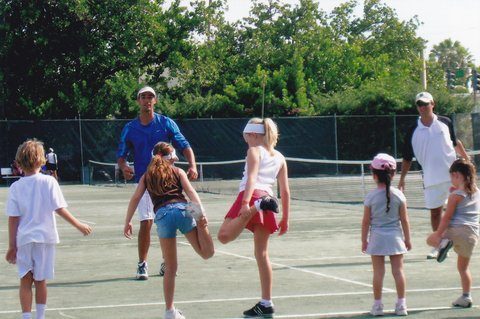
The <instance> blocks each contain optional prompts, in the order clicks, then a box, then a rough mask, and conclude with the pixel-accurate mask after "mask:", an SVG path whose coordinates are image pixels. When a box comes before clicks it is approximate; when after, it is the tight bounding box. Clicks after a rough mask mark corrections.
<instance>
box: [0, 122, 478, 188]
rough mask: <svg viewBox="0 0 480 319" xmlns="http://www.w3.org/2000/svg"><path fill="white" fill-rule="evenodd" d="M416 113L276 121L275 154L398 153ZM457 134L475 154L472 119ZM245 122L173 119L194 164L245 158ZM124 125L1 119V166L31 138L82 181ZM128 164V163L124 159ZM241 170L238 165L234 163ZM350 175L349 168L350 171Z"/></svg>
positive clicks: (300, 168)
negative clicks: (187, 141) (92, 162)
mask: <svg viewBox="0 0 480 319" xmlns="http://www.w3.org/2000/svg"><path fill="white" fill-rule="evenodd" d="M416 119H417V116H323V117H301V118H276V119H275V122H276V123H277V125H278V127H279V132H280V139H279V142H278V145H277V149H278V150H280V151H281V152H282V153H283V154H284V155H285V156H287V157H295V158H307V159H331V160H368V159H370V158H372V157H373V156H374V155H375V154H376V153H378V152H388V153H390V154H392V155H394V156H396V157H401V155H402V145H403V143H404V136H405V132H406V131H407V128H408V127H409V126H411V125H413V124H414V123H415V121H416ZM454 120H455V121H454V122H455V123H456V130H457V135H458V136H459V138H460V139H461V140H462V141H463V142H464V144H465V145H466V146H467V148H470V149H480V129H479V128H480V118H479V115H478V114H462V115H456V116H455V117H454ZM247 121H248V119H245V118H242V119H188V120H177V121H176V122H177V124H178V125H179V127H180V129H181V131H182V133H183V134H184V135H185V136H186V138H187V139H188V140H189V142H190V144H191V145H192V147H193V149H194V152H195V155H196V157H197V161H198V162H212V161H230V160H239V159H243V158H244V157H245V154H246V150H247V145H246V144H245V142H244V140H243V136H242V130H243V128H244V126H245V124H246V122H247ZM127 122H128V120H88V119H85V120H84V119H82V120H81V121H80V120H78V119H75V120H54V121H53V120H52V121H48V120H46V121H15V120H8V121H0V134H1V135H0V147H1V152H0V165H1V167H8V166H9V165H10V164H11V162H12V161H13V159H14V157H15V152H16V149H17V147H18V145H19V144H21V143H22V142H23V141H25V140H26V139H28V138H37V139H39V140H41V141H43V142H44V143H45V147H46V149H48V148H50V147H51V148H53V149H54V150H55V153H57V156H58V160H59V175H60V177H61V180H62V181H72V182H81V181H84V179H85V177H86V176H87V175H88V174H85V170H86V169H88V162H89V160H94V161H99V162H107V163H114V162H115V161H116V150H117V145H118V139H119V136H120V133H121V131H122V129H123V127H124V126H125V124H126V123H127ZM130 160H133V158H132V159H130ZM237 166H239V167H241V166H242V165H237ZM289 170H290V172H291V173H292V174H295V175H297V176H308V175H309V174H311V167H309V166H305V165H303V164H301V163H299V164H295V163H292V164H291V167H289ZM343 170H345V169H342V168H341V167H339V166H338V165H333V164H332V165H330V166H329V165H325V167H324V168H322V169H320V170H316V173H315V174H337V173H345V172H343ZM349 170H350V168H349ZM215 174H217V175H219V178H229V177H230V176H231V175H235V177H238V176H237V175H238V174H241V172H240V173H239V170H238V169H231V168H225V169H223V172H221V171H220V172H215Z"/></svg>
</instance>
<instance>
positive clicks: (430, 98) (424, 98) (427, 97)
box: [415, 92, 433, 103]
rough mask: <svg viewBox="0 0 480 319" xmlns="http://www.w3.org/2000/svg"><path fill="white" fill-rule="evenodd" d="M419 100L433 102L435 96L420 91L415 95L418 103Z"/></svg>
mask: <svg viewBox="0 0 480 319" xmlns="http://www.w3.org/2000/svg"><path fill="white" fill-rule="evenodd" d="M418 101H422V102H425V103H430V102H433V96H432V95H431V94H430V93H428V92H420V93H418V94H417V96H416V97H415V103H417V102H418Z"/></svg>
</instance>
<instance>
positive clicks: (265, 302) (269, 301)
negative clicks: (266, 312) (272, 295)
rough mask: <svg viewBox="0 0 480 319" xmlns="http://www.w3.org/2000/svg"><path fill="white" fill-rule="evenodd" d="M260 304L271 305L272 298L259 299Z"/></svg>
mask: <svg viewBox="0 0 480 319" xmlns="http://www.w3.org/2000/svg"><path fill="white" fill-rule="evenodd" d="M260 304H261V305H262V306H264V307H273V302H272V300H271V299H270V300H267V299H261V300H260Z"/></svg>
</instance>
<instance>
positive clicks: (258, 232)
mask: <svg viewBox="0 0 480 319" xmlns="http://www.w3.org/2000/svg"><path fill="white" fill-rule="evenodd" d="M243 138H244V139H245V142H246V143H247V144H248V151H247V159H246V164H245V170H244V172H243V178H242V181H241V182H240V187H239V191H240V192H239V194H238V196H237V199H236V200H235V202H234V203H233V205H232V207H231V208H230V210H229V212H228V213H227V215H226V216H225V220H224V222H223V224H222V226H221V227H220V230H219V231H218V239H219V241H220V242H221V243H223V244H226V243H228V242H230V241H232V240H234V239H236V238H237V237H238V236H239V235H240V233H241V232H242V231H243V229H244V228H247V229H248V230H250V231H251V232H253V238H254V246H255V259H256V261H257V266H258V272H259V275H260V285H261V289H262V299H261V300H260V302H258V303H257V304H256V305H255V306H253V307H252V308H251V309H248V310H246V311H245V312H244V313H243V314H244V316H245V317H271V316H272V315H273V313H274V308H273V303H272V265H271V264H270V259H269V257H268V239H269V237H270V235H271V234H273V233H274V232H276V231H277V230H280V232H279V235H283V234H285V233H286V232H287V230H288V217H289V209H290V189H289V186H288V174H287V163H286V161H285V158H284V157H283V155H282V154H281V153H280V152H278V151H277V150H275V148H274V147H275V145H276V144H277V140H278V129H277V126H276V124H275V123H274V122H273V121H272V120H271V119H269V118H265V119H260V118H252V119H251V120H250V121H249V122H248V124H247V125H246V126H245V129H244V130H243ZM277 178H278V182H279V186H280V194H281V201H282V219H281V220H280V222H279V223H277V221H276V218H275V214H274V212H276V211H277V209H278V205H277V202H276V199H275V198H273V190H272V186H273V184H274V183H275V181H276V179H277Z"/></svg>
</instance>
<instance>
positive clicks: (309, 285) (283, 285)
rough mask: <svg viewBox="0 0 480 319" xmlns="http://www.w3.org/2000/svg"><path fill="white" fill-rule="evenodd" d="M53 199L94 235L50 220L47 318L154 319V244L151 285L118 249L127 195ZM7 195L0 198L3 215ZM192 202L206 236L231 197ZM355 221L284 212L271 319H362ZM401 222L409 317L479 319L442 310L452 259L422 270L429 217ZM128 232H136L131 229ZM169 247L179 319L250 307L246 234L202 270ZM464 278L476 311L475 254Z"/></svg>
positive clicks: (454, 279)
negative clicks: (205, 221) (53, 251)
mask: <svg viewBox="0 0 480 319" xmlns="http://www.w3.org/2000/svg"><path fill="white" fill-rule="evenodd" d="M407 183H408V179H407ZM62 189H63V192H64V195H65V197H66V199H67V202H68V203H69V205H70V210H71V212H72V213H73V214H74V215H75V216H76V217H78V218H79V219H81V220H82V221H84V222H88V223H90V224H91V225H93V228H94V233H93V234H92V235H91V236H90V237H82V236H81V234H80V233H78V232H77V231H76V230H75V229H73V228H72V227H71V226H70V225H68V224H67V223H66V222H64V221H63V220H61V218H59V219H58V228H59V232H60V239H61V243H60V244H59V245H58V247H57V258H56V260H57V262H56V277H55V280H53V281H51V282H50V283H49V297H48V310H47V318H103V319H110V318H162V317H163V313H164V304H163V296H162V278H161V277H159V276H156V274H157V272H158V268H159V265H160V260H161V254H160V248H159V244H158V242H157V240H156V237H152V242H153V243H154V244H153V245H152V247H151V250H150V254H149V267H150V269H149V273H150V278H149V280H147V281H135V280H134V279H133V278H134V275H135V270H136V269H135V267H136V262H137V243H136V239H135V240H127V239H125V238H124V237H123V233H122V232H123V220H124V215H125V211H126V207H127V203H128V200H129V196H130V194H131V193H132V192H133V188H132V186H131V185H126V186H123V187H115V186H110V187H105V186H79V185H66V186H62ZM7 190H8V189H7V188H5V187H2V188H0V210H1V211H2V214H4V211H5V200H6V196H7ZM293 195H295V194H293ZM200 196H201V198H202V200H203V202H204V206H205V207H206V209H207V214H208V216H209V221H210V223H209V225H210V229H211V232H212V233H213V234H214V235H215V234H216V233H217V230H218V228H219V226H220V224H221V222H222V220H223V216H224V214H225V212H226V211H227V209H228V208H229V206H230V205H231V203H232V201H233V199H234V197H233V196H232V195H218V194H211V193H200ZM339 196H340V195H339ZM407 196H408V194H407ZM294 197H295V196H294ZM362 214H363V207H362V205H361V204H338V203H337V204H335V203H329V202H321V201H302V200H294V201H293V202H292V209H291V222H290V231H289V232H288V233H287V234H286V235H285V236H282V237H278V236H273V238H272V240H271V242H270V257H271V261H272V263H273V273H274V289H273V297H274V298H273V301H274V303H275V308H276V315H275V318H339V317H347V318H369V317H370V316H369V315H367V312H368V311H369V310H370V306H371V303H372V299H373V297H372V288H371V277H372V271H371V263H370V257H369V256H366V255H362V254H361V252H360V224H361V219H362ZM409 214H410V220H411V227H412V242H413V246H414V247H413V250H412V251H411V252H410V253H409V254H407V255H406V257H405V273H406V277H407V302H408V306H409V314H410V315H409V317H410V318H479V309H478V307H477V306H474V307H473V308H471V309H453V308H452V307H450V304H451V301H452V300H454V299H455V298H456V297H457V296H458V295H459V294H460V293H461V289H460V282H459V277H458V274H457V271H456V255H455V254H454V253H452V254H451V256H450V257H449V258H447V259H446V260H445V262H443V263H442V264H439V263H437V262H436V261H432V260H427V259H426V258H425V256H426V253H427V251H429V248H428V247H427V245H426V244H425V238H426V235H427V233H428V232H429V230H430V226H429V225H430V221H429V214H428V213H427V212H426V211H425V210H421V209H411V210H409ZM3 221H4V222H2V223H1V224H0V254H1V255H2V257H1V258H2V262H0V318H2V319H4V318H5V319H6V318H19V317H20V311H19V302H18V279H17V277H16V268H15V266H12V265H9V264H7V263H6V262H5V261H4V254H5V251H6V248H7V245H8V235H7V234H8V233H7V223H6V221H7V217H5V216H4V217H3ZM134 227H135V228H134V231H135V232H136V231H137V229H138V223H134ZM152 236H156V235H155V234H153V235H152ZM178 239H179V245H178V246H179V248H178V249H179V272H178V277H177V288H176V294H175V300H176V306H177V307H178V308H180V309H181V310H182V311H183V312H184V314H185V316H186V317H187V318H191V319H193V318H195V319H203V318H209V319H216V318H229V319H230V318H241V314H242V311H243V310H245V309H247V308H250V307H251V306H253V304H255V303H256V302H257V301H258V299H259V283H258V275H257V269H256V264H255V260H254V258H253V243H252V236H251V234H250V233H248V232H244V233H243V234H242V235H241V237H240V238H239V239H238V240H236V241H234V242H232V243H230V244H228V245H221V244H220V243H219V242H218V241H217V240H216V239H215V248H216V253H215V256H214V257H213V258H212V259H210V260H207V261H204V260H202V259H201V258H200V257H199V256H197V255H196V254H195V253H194V252H193V250H192V249H191V248H190V247H189V246H188V244H187V243H186V240H185V239H184V238H183V237H179V238H178ZM388 268H389V266H388ZM388 268H387V269H388ZM471 270H472V274H473V276H474V284H473V286H474V287H473V289H472V294H473V299H474V304H475V302H480V292H479V288H480V284H479V283H478V282H479V279H478V277H477V276H479V274H480V259H479V254H478V250H477V251H476V252H475V255H474V257H473V258H472V264H471ZM384 291H385V293H384V298H383V299H384V304H385V308H386V310H387V311H389V313H390V314H392V313H393V307H394V303H395V300H396V293H395V286H394V282H393V278H392V276H391V274H390V272H389V271H387V274H386V277H385V283H384ZM387 317H388V315H387ZM392 317H393V315H392Z"/></svg>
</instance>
